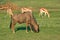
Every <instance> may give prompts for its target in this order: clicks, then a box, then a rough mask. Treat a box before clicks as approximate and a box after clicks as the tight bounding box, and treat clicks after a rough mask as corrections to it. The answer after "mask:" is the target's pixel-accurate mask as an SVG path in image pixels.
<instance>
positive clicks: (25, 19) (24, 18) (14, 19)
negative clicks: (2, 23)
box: [7, 9, 39, 33]
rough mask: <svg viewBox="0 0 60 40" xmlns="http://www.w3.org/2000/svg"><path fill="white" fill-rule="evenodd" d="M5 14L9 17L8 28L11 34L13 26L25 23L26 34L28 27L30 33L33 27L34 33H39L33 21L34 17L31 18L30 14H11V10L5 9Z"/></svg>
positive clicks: (37, 26)
mask: <svg viewBox="0 0 60 40" xmlns="http://www.w3.org/2000/svg"><path fill="white" fill-rule="evenodd" d="M7 12H8V13H9V14H10V15H11V23H10V28H11V30H12V32H13V33H15V30H14V26H15V24H16V23H19V24H22V23H26V32H28V30H27V27H28V26H30V29H31V31H32V27H33V28H34V31H35V32H39V25H38V24H37V22H36V21H35V19H34V17H33V16H31V14H30V12H26V13H22V14H13V13H12V10H11V9H7Z"/></svg>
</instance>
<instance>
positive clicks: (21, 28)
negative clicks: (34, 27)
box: [15, 26, 30, 32]
mask: <svg viewBox="0 0 60 40" xmlns="http://www.w3.org/2000/svg"><path fill="white" fill-rule="evenodd" d="M19 30H26V26H22V27H20V26H19V27H17V28H16V30H15V31H16V32H17V31H19ZM28 31H30V27H29V26H28Z"/></svg>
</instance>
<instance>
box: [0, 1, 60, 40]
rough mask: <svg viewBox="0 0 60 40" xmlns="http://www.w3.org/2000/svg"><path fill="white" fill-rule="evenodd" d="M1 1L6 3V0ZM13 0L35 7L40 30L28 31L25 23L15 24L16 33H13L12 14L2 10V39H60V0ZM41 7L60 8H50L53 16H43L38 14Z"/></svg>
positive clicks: (0, 18) (0, 39)
mask: <svg viewBox="0 0 60 40" xmlns="http://www.w3.org/2000/svg"><path fill="white" fill-rule="evenodd" d="M0 2H1V3H2V4H4V3H5V2H6V1H2V0H1V1H0ZM11 2H13V3H15V4H17V5H18V6H20V7H23V6H25V7H29V6H32V7H33V8H34V11H33V15H34V17H35V18H36V20H37V23H38V24H39V29H40V32H39V33H34V32H33V33H32V32H30V31H29V33H26V29H25V27H26V25H25V24H24V23H23V24H16V25H15V30H16V33H15V34H13V33H12V31H11V30H10V28H9V25H10V20H11V19H10V16H9V15H8V14H7V13H6V11H2V10H0V40H60V11H59V10H60V0H11ZM46 4H47V5H46ZM40 7H45V8H47V9H48V10H49V9H59V10H58V11H56V10H53V11H52V10H49V13H50V15H51V17H50V18H48V17H47V16H46V17H43V18H41V17H39V16H38V13H39V8H40ZM15 12H16V11H15ZM16 13H19V12H16ZM17 29H18V30H17Z"/></svg>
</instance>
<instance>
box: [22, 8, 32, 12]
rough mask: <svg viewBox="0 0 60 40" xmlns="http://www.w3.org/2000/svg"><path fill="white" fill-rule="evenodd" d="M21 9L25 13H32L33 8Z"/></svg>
mask: <svg viewBox="0 0 60 40" xmlns="http://www.w3.org/2000/svg"><path fill="white" fill-rule="evenodd" d="M21 11H22V13H24V12H30V13H32V9H30V8H25V7H24V8H21Z"/></svg>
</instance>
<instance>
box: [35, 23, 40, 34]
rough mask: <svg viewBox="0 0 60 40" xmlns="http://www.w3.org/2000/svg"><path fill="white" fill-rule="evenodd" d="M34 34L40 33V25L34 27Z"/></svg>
mask: <svg viewBox="0 0 60 40" xmlns="http://www.w3.org/2000/svg"><path fill="white" fill-rule="evenodd" d="M34 32H37V33H38V32H39V25H38V24H36V25H35V26H34Z"/></svg>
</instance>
